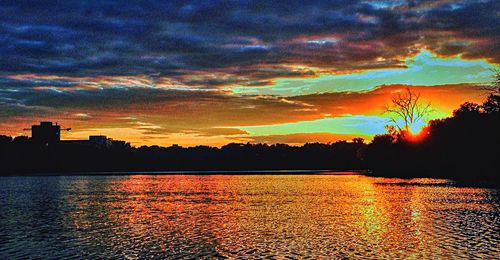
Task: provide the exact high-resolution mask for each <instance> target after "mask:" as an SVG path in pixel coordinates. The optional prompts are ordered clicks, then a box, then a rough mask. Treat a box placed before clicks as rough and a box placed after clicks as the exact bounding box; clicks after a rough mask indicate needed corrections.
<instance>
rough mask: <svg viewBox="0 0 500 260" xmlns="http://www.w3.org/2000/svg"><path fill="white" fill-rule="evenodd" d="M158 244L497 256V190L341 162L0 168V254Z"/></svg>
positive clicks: (83, 253)
mask: <svg viewBox="0 0 500 260" xmlns="http://www.w3.org/2000/svg"><path fill="white" fill-rule="evenodd" d="M162 256H164V257H165V256H168V257H169V258H181V259H183V258H185V259H190V258H218V257H220V258H225V257H229V258H239V257H241V258H259V257H262V258H269V257H271V258H272V257H287V256H288V257H291V258H312V259H316V258H318V257H334V258H338V257H348V258H422V257H424V258H449V257H456V258H489V259H492V258H499V257H500V198H499V190H497V189H484V188H475V187H460V186H457V185H455V184H454V183H453V182H452V181H450V180H442V179H412V180H405V179H395V178H375V177H368V176H363V175H350V174H346V175H330V174H318V175H200V176H196V175H171V176H167V175H129V176H45V177H40V176H39V177H0V258H1V259H16V258H48V257H50V258H63V257H64V258H65V257H78V258H97V257H99V258H117V257H118V258H146V257H162ZM164 257H163V258H164Z"/></svg>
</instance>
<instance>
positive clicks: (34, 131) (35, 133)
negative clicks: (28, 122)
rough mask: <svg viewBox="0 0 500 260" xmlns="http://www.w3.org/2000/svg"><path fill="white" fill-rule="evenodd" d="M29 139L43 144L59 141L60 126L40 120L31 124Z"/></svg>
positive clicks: (47, 144) (52, 143) (48, 144)
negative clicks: (35, 123) (38, 122)
mask: <svg viewBox="0 0 500 260" xmlns="http://www.w3.org/2000/svg"><path fill="white" fill-rule="evenodd" d="M31 139H32V141H33V142H35V143H38V144H40V145H43V146H50V145H54V144H57V143H59V142H60V141H61V126H60V125H58V124H57V123H56V124H55V125H54V124H52V122H40V124H39V125H33V126H31Z"/></svg>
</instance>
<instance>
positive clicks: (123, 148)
mask: <svg viewBox="0 0 500 260" xmlns="http://www.w3.org/2000/svg"><path fill="white" fill-rule="evenodd" d="M497 77H498V75H497ZM498 82H500V80H498ZM494 89H495V90H494V91H492V92H491V93H490V94H489V96H488V97H487V99H486V100H485V101H484V102H483V104H475V103H469V102H466V103H464V104H462V105H461V106H460V107H459V108H458V109H457V110H455V111H454V113H453V116H452V117H449V118H445V119H439V120H433V121H431V122H429V124H428V126H427V127H426V128H425V129H424V130H423V131H422V132H423V134H424V135H425V138H423V139H421V140H419V141H415V140H413V139H411V138H407V136H405V135H401V131H398V129H396V128H395V127H388V134H384V135H377V136H375V137H374V139H373V140H372V142H371V143H369V144H365V143H364V140H363V139H362V138H355V139H353V141H352V142H346V141H339V142H335V143H331V144H321V143H307V144H304V145H303V146H300V147H299V146H289V145H286V144H273V145H268V144H250V143H247V144H241V143H231V144H227V145H224V146H222V147H220V148H217V147H209V146H196V147H188V148H184V147H180V146H176V145H174V146H171V147H160V146H141V147H138V148H135V147H131V146H130V145H129V144H128V143H125V142H123V141H114V142H113V144H112V145H111V146H96V145H80V144H75V143H71V142H67V143H64V142H61V143H60V144H57V145H51V146H41V145H39V144H38V143H36V142H31V140H30V138H28V137H26V136H19V137H15V138H11V137H8V136H0V165H2V171H1V174H3V175H5V174H38V173H54V174H56V173H61V172H62V173H70V172H107V171H109V172H119V171H126V172H134V171H135V172H137V171H139V172H141V171H176V170H193V171H200V170H212V171H221V170H239V171H245V170H273V169H274V170H284V169H287V170H317V169H325V170H353V169H366V170H370V172H371V174H373V175H376V176H396V177H443V178H454V179H464V180H486V181H494V182H496V183H498V181H499V179H500V178H499V177H500V176H498V175H499V173H500V172H499V171H498V168H499V167H498V162H497V161H498V155H499V154H500V153H499V149H500V105H499V102H498V101H499V99H500V86H498V85H497V86H495V88H494ZM413 99H414V98H413ZM416 100H417V101H418V99H416ZM409 120H410V121H408V122H411V119H409Z"/></svg>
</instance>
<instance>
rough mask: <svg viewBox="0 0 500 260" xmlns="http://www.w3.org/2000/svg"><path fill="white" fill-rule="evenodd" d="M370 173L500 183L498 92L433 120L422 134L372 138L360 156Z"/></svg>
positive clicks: (499, 113) (395, 133)
mask: <svg viewBox="0 0 500 260" xmlns="http://www.w3.org/2000/svg"><path fill="white" fill-rule="evenodd" d="M363 162H364V163H365V165H367V166H368V167H369V168H370V169H371V171H372V174H373V175H378V176H397V177H444V178H454V179H464V180H472V181H474V180H483V181H494V182H497V183H498V182H499V180H500V170H499V169H500V167H499V162H500V88H499V89H498V90H496V91H495V92H493V93H491V94H490V95H489V96H488V98H487V99H486V101H485V102H484V103H483V104H474V103H469V102H466V103H464V104H462V105H461V106H460V107H459V108H458V109H457V110H455V111H454V113H453V116H452V117H449V118H445V119H439V120H433V121H431V122H429V124H428V126H427V127H426V128H425V129H423V131H422V134H421V136H418V137H414V136H411V135H409V134H406V133H404V132H393V133H390V134H385V135H378V136H375V138H374V139H373V141H372V142H371V143H370V145H368V147H367V148H366V149H365V150H364V152H363Z"/></svg>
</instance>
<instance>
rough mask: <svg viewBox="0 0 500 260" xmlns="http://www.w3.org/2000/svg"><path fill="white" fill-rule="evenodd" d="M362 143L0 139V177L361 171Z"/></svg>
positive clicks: (357, 140) (363, 145)
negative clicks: (213, 143) (185, 143)
mask: <svg viewBox="0 0 500 260" xmlns="http://www.w3.org/2000/svg"><path fill="white" fill-rule="evenodd" d="M366 146H367V145H366V144H364V142H363V140H362V139H356V140H354V141H353V142H346V141H340V142H336V143H332V144H320V143H307V144H304V145H303V146H300V147H298V146H289V145H286V144H273V145H268V144H250V143H247V144H240V143H231V144H227V145H225V146H222V147H221V148H217V147H209V146H196V147H187V148H184V147H180V146H175V145H174V146H171V147H160V146H141V147H138V148H134V147H131V146H130V145H128V144H125V143H120V142H114V143H113V145H112V146H110V147H102V146H94V145H81V144H73V143H64V142H61V143H60V144H58V145H53V146H41V145H39V144H37V143H32V142H30V140H29V139H28V138H26V137H17V138H15V139H13V140H12V139H11V138H9V137H2V138H0V152H1V157H0V158H1V159H0V163H1V164H2V165H3V174H23V173H60V172H103V171H104V172H108V171H109V172H120V171H181V170H194V171H197V170H212V171H214V170H240V171H241V170H283V169H286V170H288V169H290V170H314V169H335V170H353V169H361V168H364V166H363V163H362V161H361V158H360V157H359V151H360V150H362V148H364V147H366Z"/></svg>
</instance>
